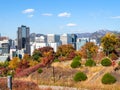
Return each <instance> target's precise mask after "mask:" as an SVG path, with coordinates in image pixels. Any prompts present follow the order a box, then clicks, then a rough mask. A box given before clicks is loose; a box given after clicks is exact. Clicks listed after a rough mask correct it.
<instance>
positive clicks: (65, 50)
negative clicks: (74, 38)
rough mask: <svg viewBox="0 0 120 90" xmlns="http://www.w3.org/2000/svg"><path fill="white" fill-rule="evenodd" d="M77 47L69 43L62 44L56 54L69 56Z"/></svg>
mask: <svg viewBox="0 0 120 90" xmlns="http://www.w3.org/2000/svg"><path fill="white" fill-rule="evenodd" d="M74 51H75V49H74V48H73V46H72V45H71V44H68V45H61V46H59V47H58V49H57V52H56V55H57V56H66V57H67V56H68V55H69V54H70V53H71V52H74Z"/></svg>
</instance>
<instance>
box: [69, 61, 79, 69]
mask: <svg viewBox="0 0 120 90" xmlns="http://www.w3.org/2000/svg"><path fill="white" fill-rule="evenodd" d="M80 66H81V63H80V62H79V61H72V63H71V67H72V68H77V67H80Z"/></svg>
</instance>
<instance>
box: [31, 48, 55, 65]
mask: <svg viewBox="0 0 120 90" xmlns="http://www.w3.org/2000/svg"><path fill="white" fill-rule="evenodd" d="M32 57H33V59H34V60H37V61H41V62H42V63H44V64H48V63H50V62H52V60H54V57H55V52H54V50H53V48H52V47H49V46H47V47H42V48H39V49H36V50H35V51H34V53H33V55H32Z"/></svg>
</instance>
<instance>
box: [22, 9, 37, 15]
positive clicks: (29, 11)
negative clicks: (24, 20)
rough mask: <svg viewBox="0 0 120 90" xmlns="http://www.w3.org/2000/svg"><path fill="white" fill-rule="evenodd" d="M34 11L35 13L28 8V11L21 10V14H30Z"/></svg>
mask: <svg viewBox="0 0 120 90" xmlns="http://www.w3.org/2000/svg"><path fill="white" fill-rule="evenodd" d="M34 11H35V10H34V9H31V8H30V9H26V10H23V11H22V13H24V14H27V13H32V12H34Z"/></svg>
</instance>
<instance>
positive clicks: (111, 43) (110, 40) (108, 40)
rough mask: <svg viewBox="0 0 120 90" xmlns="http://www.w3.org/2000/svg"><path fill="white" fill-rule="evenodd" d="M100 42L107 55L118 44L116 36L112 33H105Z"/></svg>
mask: <svg viewBox="0 0 120 90" xmlns="http://www.w3.org/2000/svg"><path fill="white" fill-rule="evenodd" d="M101 44H102V47H103V50H104V52H105V53H106V55H107V56H108V55H109V54H110V53H112V52H114V51H115V46H116V45H117V44H118V38H117V36H116V35H115V34H113V33H107V34H106V35H105V36H104V37H103V38H102V39H101Z"/></svg>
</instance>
